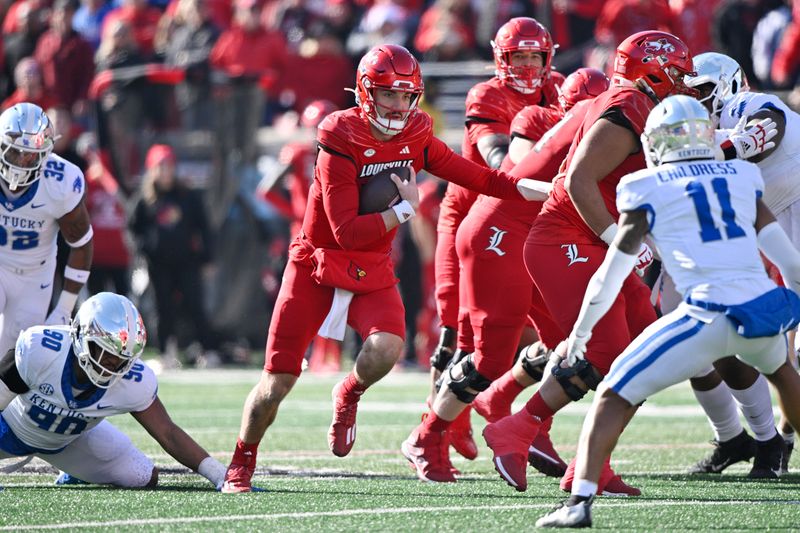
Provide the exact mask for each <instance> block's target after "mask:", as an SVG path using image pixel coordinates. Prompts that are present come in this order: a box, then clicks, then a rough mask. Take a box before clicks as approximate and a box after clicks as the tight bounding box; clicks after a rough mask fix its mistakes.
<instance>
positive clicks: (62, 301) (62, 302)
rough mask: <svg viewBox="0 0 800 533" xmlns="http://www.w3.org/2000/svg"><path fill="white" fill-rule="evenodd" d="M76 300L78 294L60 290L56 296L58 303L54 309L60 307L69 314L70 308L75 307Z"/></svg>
mask: <svg viewBox="0 0 800 533" xmlns="http://www.w3.org/2000/svg"><path fill="white" fill-rule="evenodd" d="M77 301H78V295H77V294H75V293H74V292H69V291H61V294H60V295H59V296H58V303H57V304H56V309H61V311H63V312H64V314H65V315H71V314H72V309H73V308H74V307H75V302H77Z"/></svg>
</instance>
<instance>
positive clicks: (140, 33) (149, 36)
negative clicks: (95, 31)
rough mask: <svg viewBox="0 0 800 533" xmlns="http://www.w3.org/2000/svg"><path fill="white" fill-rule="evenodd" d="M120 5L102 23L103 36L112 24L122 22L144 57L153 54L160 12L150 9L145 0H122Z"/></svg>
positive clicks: (156, 9)
mask: <svg viewBox="0 0 800 533" xmlns="http://www.w3.org/2000/svg"><path fill="white" fill-rule="evenodd" d="M121 3H122V5H121V6H120V7H118V8H117V9H114V10H113V11H111V12H110V13H109V14H108V15H107V16H106V18H105V20H104V21H103V34H105V32H106V28H107V27H109V26H111V25H112V24H113V23H114V22H116V21H119V20H124V21H125V22H127V23H128V24H129V25H130V27H131V30H132V31H133V38H134V40H135V41H136V43H137V44H138V45H139V51H140V52H141V53H142V54H143V55H146V56H149V55H152V53H153V40H154V39H155V36H156V29H157V27H158V21H159V20H160V19H161V10H160V9H158V8H157V7H151V6H150V5H149V4H148V3H147V0H122V2H121Z"/></svg>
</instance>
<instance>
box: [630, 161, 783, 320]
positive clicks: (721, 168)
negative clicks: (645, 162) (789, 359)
mask: <svg viewBox="0 0 800 533" xmlns="http://www.w3.org/2000/svg"><path fill="white" fill-rule="evenodd" d="M763 190H764V181H763V180H762V178H761V173H760V172H759V170H758V167H757V166H756V165H754V164H752V163H748V162H747V161H743V160H738V159H735V160H731V161H712V160H704V161H691V162H688V161H687V162H681V163H674V164H672V163H670V164H664V165H660V166H658V167H655V168H652V169H644V170H640V171H638V172H635V173H633V174H629V175H627V176H625V177H624V178H622V180H620V182H619V185H617V208H618V209H619V211H620V212H623V211H632V210H637V209H644V210H646V211H648V213H649V217H650V224H651V227H650V233H651V235H652V237H653V242H654V243H655V246H656V248H657V249H658V252H659V254H660V256H661V259H662V261H663V262H664V267H665V268H666V270H667V272H669V274H670V275H671V276H672V278H673V280H674V282H675V286H676V288H677V290H678V292H679V293H680V294H681V295H682V297H683V298H684V299H686V298H692V299H694V300H701V301H705V302H714V303H718V304H724V305H733V304H738V303H743V302H746V301H748V300H751V299H753V298H755V297H757V296H760V295H761V294H763V293H764V292H766V291H767V290H770V289H772V288H774V287H775V284H774V283H773V282H772V281H770V280H769V278H768V276H767V274H766V271H765V269H764V264H763V262H762V260H761V256H760V253H759V250H758V244H757V241H756V231H755V228H754V223H755V219H756V199H757V198H758V197H760V196H761V194H762V192H763Z"/></svg>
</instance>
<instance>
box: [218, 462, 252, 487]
mask: <svg viewBox="0 0 800 533" xmlns="http://www.w3.org/2000/svg"><path fill="white" fill-rule="evenodd" d="M255 470H256V469H255V465H253V466H247V465H237V464H231V465H230V466H228V470H227V471H226V472H225V481H224V482H223V483H222V489H220V490H221V492H224V493H226V494H236V493H240V492H251V491H252V490H253V486H252V485H251V480H252V479H253V473H254V472H255Z"/></svg>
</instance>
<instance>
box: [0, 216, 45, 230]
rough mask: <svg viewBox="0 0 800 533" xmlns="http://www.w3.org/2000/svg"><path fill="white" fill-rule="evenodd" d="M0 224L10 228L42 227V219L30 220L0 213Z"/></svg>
mask: <svg viewBox="0 0 800 533" xmlns="http://www.w3.org/2000/svg"><path fill="white" fill-rule="evenodd" d="M0 225H2V226H7V227H10V228H22V229H42V226H44V220H30V219H27V218H21V217H12V216H10V215H0Z"/></svg>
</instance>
